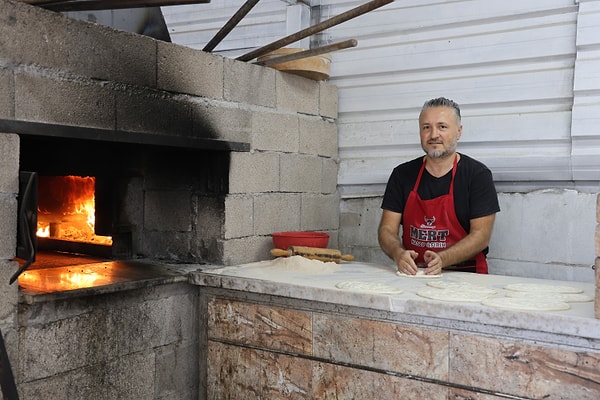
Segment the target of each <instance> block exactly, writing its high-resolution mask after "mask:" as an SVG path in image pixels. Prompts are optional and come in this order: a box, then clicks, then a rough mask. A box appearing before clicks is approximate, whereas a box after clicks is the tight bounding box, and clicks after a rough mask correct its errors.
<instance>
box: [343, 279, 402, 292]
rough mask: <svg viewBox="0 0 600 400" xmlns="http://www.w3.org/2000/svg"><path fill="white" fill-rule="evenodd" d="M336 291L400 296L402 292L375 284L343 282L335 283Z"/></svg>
mask: <svg viewBox="0 0 600 400" xmlns="http://www.w3.org/2000/svg"><path fill="white" fill-rule="evenodd" d="M335 287H336V288H338V289H344V290H352V291H355V292H363V293H377V294H401V293H404V290H402V289H399V288H396V287H393V286H389V285H386V284H384V283H377V282H360V281H344V282H339V283H336V285H335Z"/></svg>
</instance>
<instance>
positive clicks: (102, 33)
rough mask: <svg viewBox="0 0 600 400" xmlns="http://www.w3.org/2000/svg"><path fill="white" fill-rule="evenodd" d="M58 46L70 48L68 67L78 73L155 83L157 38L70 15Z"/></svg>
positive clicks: (150, 85)
mask: <svg viewBox="0 0 600 400" xmlns="http://www.w3.org/2000/svg"><path fill="white" fill-rule="evenodd" d="M67 21H68V24H67V33H66V35H65V36H64V37H63V38H61V41H60V42H59V43H60V45H59V46H57V47H58V48H62V47H64V48H65V49H66V52H67V60H68V65H67V67H66V69H67V70H69V71H72V72H74V73H75V74H77V75H81V76H85V77H89V78H95V79H99V80H105V81H113V82H119V83H127V84H131V85H137V86H146V87H152V88H155V87H156V53H157V52H156V46H157V43H158V41H156V40H154V39H152V38H150V37H148V36H143V35H138V34H134V33H130V32H125V31H123V30H117V29H113V28H110V27H107V26H104V25H99V24H94V23H91V22H87V21H83V20H77V19H68V20H67Z"/></svg>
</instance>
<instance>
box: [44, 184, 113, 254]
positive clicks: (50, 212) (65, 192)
mask: <svg viewBox="0 0 600 400" xmlns="http://www.w3.org/2000/svg"><path fill="white" fill-rule="evenodd" d="M95 184H96V179H95V178H94V177H89V176H85V177H82V176H72V175H69V176H40V177H39V200H38V229H37V236H40V237H52V238H58V239H62V240H70V241H79V242H92V243H99V244H112V238H111V237H110V236H98V235H96V234H95V231H94V227H95V222H96V216H95V196H94V190H95Z"/></svg>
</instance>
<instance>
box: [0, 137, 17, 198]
mask: <svg viewBox="0 0 600 400" xmlns="http://www.w3.org/2000/svg"><path fill="white" fill-rule="evenodd" d="M0 154H2V157H1V158H0V194H16V193H17V192H18V191H19V135H15V134H10V133H0Z"/></svg>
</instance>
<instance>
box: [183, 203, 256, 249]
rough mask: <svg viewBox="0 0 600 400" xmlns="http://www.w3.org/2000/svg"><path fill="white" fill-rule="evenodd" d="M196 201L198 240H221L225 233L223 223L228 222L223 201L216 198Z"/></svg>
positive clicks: (195, 223) (195, 226) (195, 224)
mask: <svg viewBox="0 0 600 400" xmlns="http://www.w3.org/2000/svg"><path fill="white" fill-rule="evenodd" d="M195 201H196V203H197V205H196V209H197V211H196V215H197V217H196V219H195V221H194V229H195V230H196V232H197V236H198V238H203V239H204V238H213V237H214V238H221V237H222V235H223V231H224V227H223V223H224V221H225V220H226V218H225V205H224V204H223V199H222V198H221V197H215V196H198V197H197V199H196V200H195ZM250 215H252V214H250Z"/></svg>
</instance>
